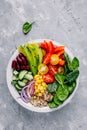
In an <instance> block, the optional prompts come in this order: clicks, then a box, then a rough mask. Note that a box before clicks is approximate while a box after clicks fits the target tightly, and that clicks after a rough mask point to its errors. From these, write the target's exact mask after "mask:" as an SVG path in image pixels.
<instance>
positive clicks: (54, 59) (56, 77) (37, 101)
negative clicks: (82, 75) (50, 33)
mask: <svg viewBox="0 0 87 130" xmlns="http://www.w3.org/2000/svg"><path fill="white" fill-rule="evenodd" d="M18 52H19V54H18V55H17V57H16V58H15V59H14V60H13V61H12V69H13V78H12V81H11V84H12V85H13V86H14V87H15V89H16V90H17V92H18V93H19V95H20V98H21V99H22V100H23V101H24V102H25V103H31V104H32V105H34V106H36V107H37V106H39V107H44V106H49V107H50V108H56V107H58V106H60V105H62V104H63V103H64V101H65V100H66V99H67V98H68V97H69V96H70V95H71V94H72V92H73V91H74V89H75V87H76V80H77V78H78V76H79V69H78V67H79V60H78V58H77V57H74V58H73V59H72V60H71V59H70V57H69V55H68V54H67V53H66V52H65V47H64V46H55V45H54V44H53V42H52V41H49V42H47V41H46V40H44V41H43V42H42V43H40V44H37V43H26V44H25V45H24V46H21V45H20V46H19V47H18Z"/></svg>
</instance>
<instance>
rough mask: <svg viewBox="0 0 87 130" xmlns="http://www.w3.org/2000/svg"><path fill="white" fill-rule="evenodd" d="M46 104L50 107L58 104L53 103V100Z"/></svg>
mask: <svg viewBox="0 0 87 130" xmlns="http://www.w3.org/2000/svg"><path fill="white" fill-rule="evenodd" d="M48 105H49V107H50V108H56V107H57V106H58V105H56V104H55V103H54V101H51V102H49V103H48Z"/></svg>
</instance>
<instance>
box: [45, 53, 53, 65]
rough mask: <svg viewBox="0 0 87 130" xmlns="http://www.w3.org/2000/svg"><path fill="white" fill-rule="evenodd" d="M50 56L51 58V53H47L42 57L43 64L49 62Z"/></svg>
mask: <svg viewBox="0 0 87 130" xmlns="http://www.w3.org/2000/svg"><path fill="white" fill-rule="evenodd" d="M50 58H51V54H50V53H47V54H46V55H45V56H44V58H43V64H48V63H50Z"/></svg>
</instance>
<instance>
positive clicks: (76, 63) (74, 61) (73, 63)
mask: <svg viewBox="0 0 87 130" xmlns="http://www.w3.org/2000/svg"><path fill="white" fill-rule="evenodd" d="M78 67H79V60H78V59H77V58H76V57H74V58H73V60H72V68H73V69H77V68H78Z"/></svg>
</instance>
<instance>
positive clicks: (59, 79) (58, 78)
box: [55, 74, 65, 85]
mask: <svg viewBox="0 0 87 130" xmlns="http://www.w3.org/2000/svg"><path fill="white" fill-rule="evenodd" d="M55 79H56V81H57V82H58V83H59V84H61V85H63V83H64V80H65V76H64V75H63V74H55Z"/></svg>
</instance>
